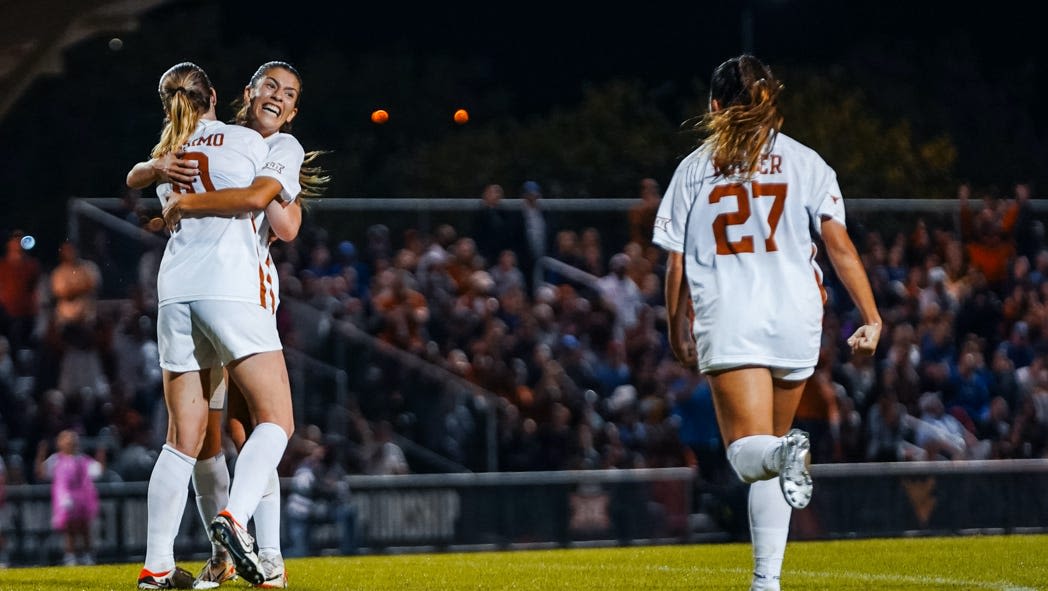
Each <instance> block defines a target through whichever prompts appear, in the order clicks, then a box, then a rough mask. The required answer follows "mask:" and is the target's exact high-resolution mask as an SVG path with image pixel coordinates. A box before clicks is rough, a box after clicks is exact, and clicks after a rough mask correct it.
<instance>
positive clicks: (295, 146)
mask: <svg viewBox="0 0 1048 591" xmlns="http://www.w3.org/2000/svg"><path fill="white" fill-rule="evenodd" d="M265 142H266V145H268V146H269V155H267V156H266V163H265V165H263V166H262V170H261V171H260V172H259V173H258V176H269V177H273V178H275V179H276V180H278V181H280V185H281V186H282V187H283V189H282V190H281V192H280V200H281V201H284V202H285V203H290V202H292V201H294V200H295V199H296V198H297V197H298V194H299V193H301V192H302V185H300V184H299V172H300V171H301V170H302V161H303V160H304V159H305V150H303V149H302V144H300V143H299V142H298V140H297V139H295V136H293V135H290V134H287V133H274V134H273V135H271V136H269V137H267V138H265ZM269 228H270V223H269V218H267V217H265V216H263V217H262V221H261V223H260V224H259V226H258V255H259V257H258V258H259V260H261V261H262V265H263V268H264V271H263V273H264V275H263V279H262V281H263V285H264V288H265V294H266V302H267V306H268V307H269V309H270V311H272V312H276V309H277V306H278V305H279V304H280V278H279V277H278V276H277V269H276V265H274V264H273V257H271V256H269Z"/></svg>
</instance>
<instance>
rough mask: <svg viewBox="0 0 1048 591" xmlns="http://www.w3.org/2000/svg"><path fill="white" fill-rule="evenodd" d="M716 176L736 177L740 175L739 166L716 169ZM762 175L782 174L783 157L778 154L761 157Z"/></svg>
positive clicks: (760, 169) (760, 170)
mask: <svg viewBox="0 0 1048 591" xmlns="http://www.w3.org/2000/svg"><path fill="white" fill-rule="evenodd" d="M715 172H716V176H735V175H736V174H738V172H739V171H738V166H732V167H731V168H729V169H727V170H725V169H721V168H717V169H716V171H715ZM757 172H758V173H760V174H782V156H780V155H778V154H765V155H764V156H761V161H760V167H759V168H758V169H757Z"/></svg>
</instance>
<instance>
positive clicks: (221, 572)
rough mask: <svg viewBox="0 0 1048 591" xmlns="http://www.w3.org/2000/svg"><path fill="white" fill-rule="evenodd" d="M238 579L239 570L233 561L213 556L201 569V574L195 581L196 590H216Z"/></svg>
mask: <svg viewBox="0 0 1048 591" xmlns="http://www.w3.org/2000/svg"><path fill="white" fill-rule="evenodd" d="M236 578H237V569H236V567H235V566H233V561H232V560H230V559H229V558H228V557H227V558H215V557H214V556H212V557H211V558H208V559H207V562H205V563H204V568H202V569H200V574H199V575H197V578H196V580H195V581H193V588H194V589H214V588H215V587H218V586H219V585H221V584H222V583H225V582H226V581H232V580H233V579H236Z"/></svg>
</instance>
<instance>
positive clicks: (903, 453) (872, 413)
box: [866, 389, 927, 462]
mask: <svg viewBox="0 0 1048 591" xmlns="http://www.w3.org/2000/svg"><path fill="white" fill-rule="evenodd" d="M866 432H867V436H866V461H867V462H900V461H910V460H923V459H925V458H926V457H927V454H926V453H925V451H924V450H923V449H922V448H921V447H920V446H918V445H917V444H915V443H914V439H915V438H916V420H915V419H914V417H913V416H912V415H910V413H909V412H908V411H907V410H906V406H905V405H904V404H903V403H901V402H899V400H898V398H896V397H895V394H894V393H893V392H892V391H891V390H888V389H885V390H883V391H882V392H881V395H880V397H879V398H878V399H877V403H876V404H874V405H873V406H871V407H870V410H869V414H868V416H867V417H866Z"/></svg>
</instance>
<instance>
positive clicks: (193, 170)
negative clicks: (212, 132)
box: [127, 154, 200, 189]
mask: <svg viewBox="0 0 1048 591" xmlns="http://www.w3.org/2000/svg"><path fill="white" fill-rule="evenodd" d="M199 174H200V171H199V169H198V164H197V162H196V161H195V160H185V159H183V158H180V157H179V156H178V155H176V154H164V155H163V156H161V157H159V158H151V159H149V160H146V161H144V162H139V163H138V164H135V165H134V166H133V167H131V170H130V171H129V172H128V173H127V186H128V187H131V188H132V189H144V188H146V187H148V186H150V185H152V184H153V183H158V182H170V183H172V184H173V185H175V186H176V187H180V188H183V189H186V188H189V187H190V186H192V184H193V181H194V180H196V178H197V177H198V176H199Z"/></svg>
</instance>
